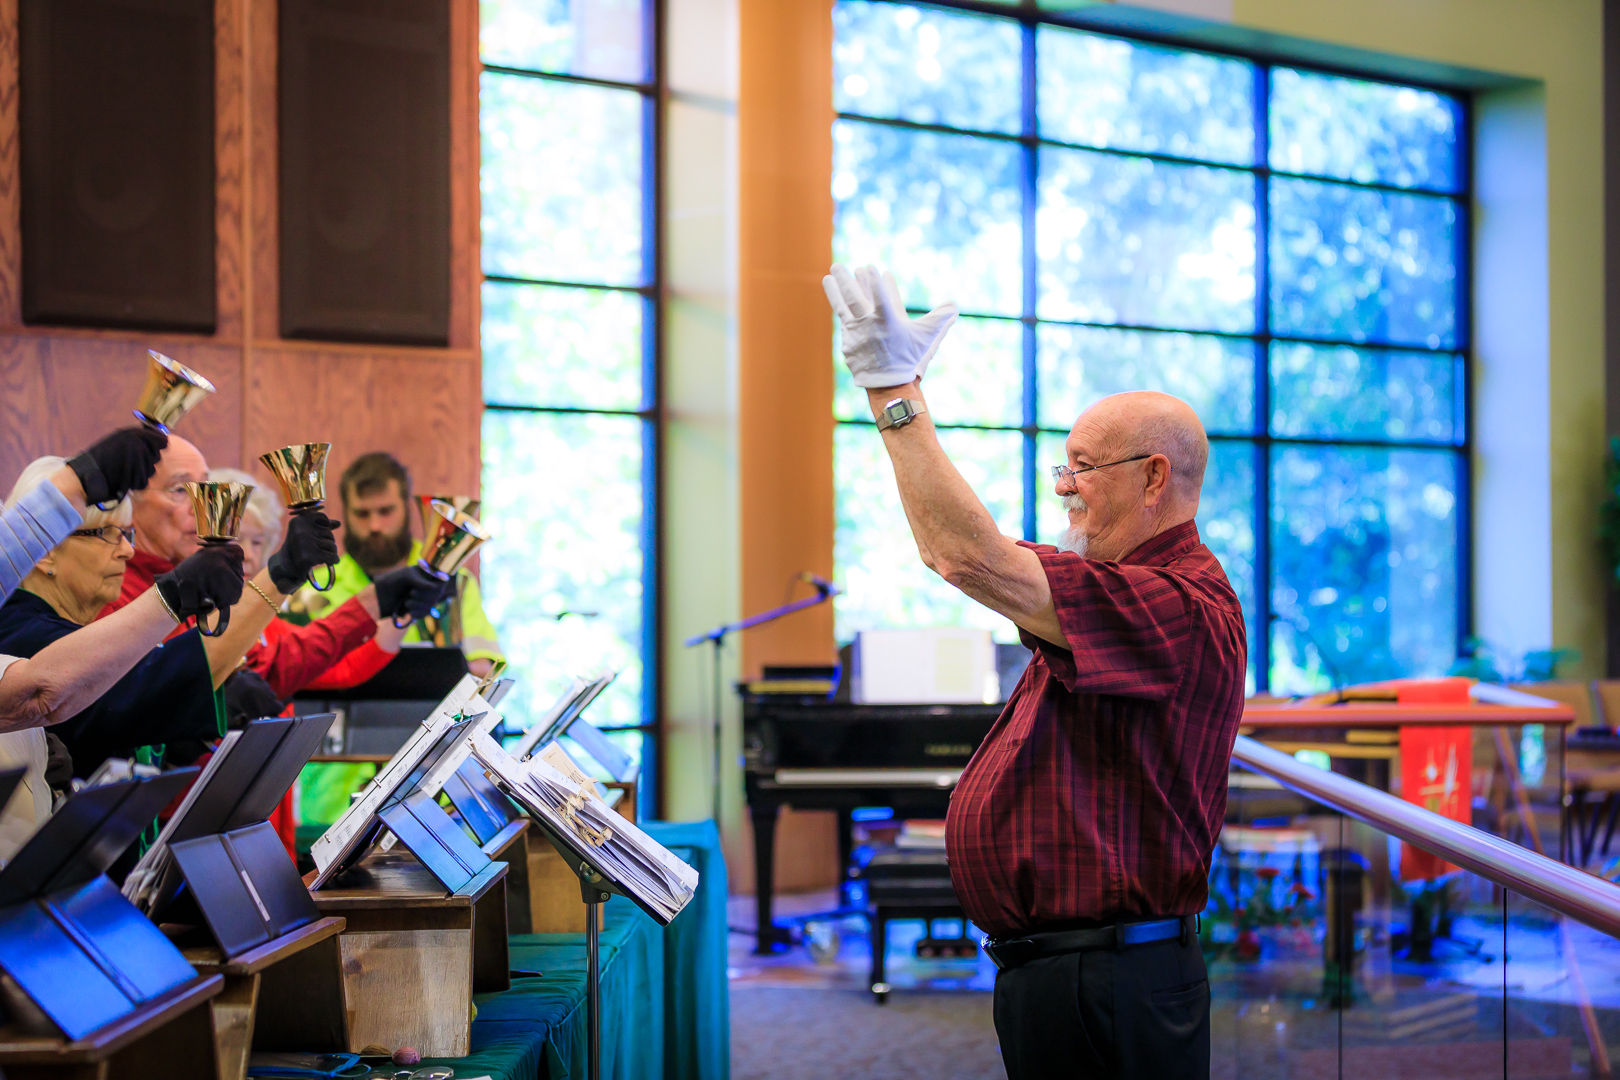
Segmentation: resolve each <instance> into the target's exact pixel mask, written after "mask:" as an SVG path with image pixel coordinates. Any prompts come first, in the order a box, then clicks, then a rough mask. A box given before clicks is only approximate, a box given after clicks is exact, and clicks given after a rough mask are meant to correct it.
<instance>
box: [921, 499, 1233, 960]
mask: <svg viewBox="0 0 1620 1080" xmlns="http://www.w3.org/2000/svg"><path fill="white" fill-rule="evenodd" d="M1024 546H1025V547H1028V548H1030V549H1032V550H1033V551H1035V553H1036V554H1038V555H1039V556H1040V558H1041V566H1042V568H1043V569H1045V571H1046V577H1047V580H1048V581H1049V582H1051V585H1052V602H1053V604H1054V605H1056V607H1057V617H1058V624H1059V625H1060V626H1062V627H1063V634H1064V636H1065V637H1066V638H1067V639H1068V640H1069V642H1070V644H1071V645H1073V646H1074V649H1073V651H1072V652H1071V651H1070V650H1068V649H1064V648H1060V647H1059V646H1056V645H1053V644H1052V643H1051V642H1048V641H1044V640H1042V639H1040V638H1036V637H1034V636H1032V635H1030V634H1024V635H1023V641H1024V644H1025V645H1027V646H1029V648H1031V649H1032V650H1034V653H1035V657H1034V660H1033V661H1032V662H1031V663H1030V665H1029V667H1028V669H1027V670H1025V672H1024V676H1023V678H1022V679H1020V680H1019V683H1018V686H1017V688H1016V689H1014V691H1013V694H1012V697H1011V698H1010V699H1009V700H1008V702H1007V707H1006V708H1005V709H1003V710H1002V712H1001V716H1000V717H999V718H998V719H997V720H996V723H995V726H994V727H992V728H991V729H990V734H989V735H987V736H986V737H985V740H984V743H983V744H982V745H981V746H980V747H979V749H978V752H977V753H975V754H974V755H973V760H972V761H970V762H968V766H967V768H966V769H965V770H964V771H963V773H962V779H961V780H960V782H958V784H957V785H956V791H955V793H954V794H953V795H952V797H951V808H950V814H949V817H948V820H947V825H946V844H947V852H948V855H949V858H950V866H951V881H952V883H953V884H955V886H956V894H957V896H958V897H959V898H960V899H961V901H962V907H963V909H964V910H965V911H966V912H967V915H968V917H969V918H970V919H972V920H973V921H974V922H975V923H976V924H977V925H978V926H979V927H980V928H981V929H983V930H985V931H987V932H988V933H990V934H993V935H1006V934H1010V933H1015V932H1022V931H1028V930H1031V929H1033V928H1036V927H1039V926H1041V925H1043V924H1048V923H1056V922H1067V921H1070V920H1075V919H1112V918H1115V917H1119V916H1126V917H1130V916H1150V915H1191V914H1193V913H1194V912H1198V911H1202V910H1203V909H1204V905H1205V903H1206V902H1207V900H1208V894H1209V861H1210V856H1211V854H1212V852H1213V851H1214V847H1215V840H1216V837H1217V836H1218V835H1219V833H1220V829H1221V823H1222V821H1223V820H1224V819H1225V816H1226V773H1227V769H1228V767H1229V765H1230V763H1231V757H1232V741H1233V739H1234V738H1235V737H1236V736H1237V729H1238V720H1239V719H1240V718H1241V717H1242V715H1243V671H1244V663H1245V656H1246V652H1245V648H1246V646H1245V633H1244V628H1243V610H1242V608H1241V607H1240V606H1239V604H1238V600H1237V596H1236V594H1235V593H1233V592H1232V586H1231V585H1230V584H1228V583H1227V580H1226V575H1225V574H1224V573H1223V572H1222V571H1221V567H1220V564H1219V563H1217V562H1216V561H1215V556H1214V555H1212V554H1210V551H1209V549H1208V548H1206V547H1205V546H1204V545H1203V544H1202V543H1200V542H1199V540H1198V528H1197V526H1195V525H1194V524H1193V523H1192V522H1190V521H1189V522H1187V523H1185V524H1182V525H1177V526H1175V527H1174V528H1171V529H1167V530H1166V531H1164V532H1162V533H1160V534H1159V535H1158V536H1155V537H1154V538H1153V539H1151V540H1149V541H1148V542H1147V543H1145V544H1143V545H1142V546H1141V547H1139V548H1137V549H1136V550H1135V551H1133V552H1131V553H1130V554H1129V555H1127V556H1126V557H1125V558H1124V559H1122V560H1120V561H1119V562H1117V563H1112V562H1098V561H1095V560H1091V559H1082V558H1080V557H1079V556H1078V555H1072V554H1068V553H1065V552H1059V551H1058V550H1057V549H1056V548H1053V547H1051V546H1048V545H1044V544H1041V545H1036V544H1025V545H1024Z"/></svg>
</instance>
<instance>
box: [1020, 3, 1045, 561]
mask: <svg viewBox="0 0 1620 1080" xmlns="http://www.w3.org/2000/svg"><path fill="white" fill-rule="evenodd" d="M1035 28H1036V24H1035V23H1034V22H1033V21H1026V22H1024V23H1023V24H1022V28H1021V44H1022V51H1023V69H1022V70H1023V83H1022V102H1023V138H1022V140H1021V141H1022V147H1021V151H1022V152H1021V165H1022V167H1021V168H1020V170H1019V183H1020V186H1021V187H1022V189H1023V190H1022V192H1021V193H1020V194H1021V197H1022V203H1021V210H1022V218H1023V220H1022V226H1023V228H1022V232H1023V248H1022V251H1021V252H1020V255H1021V260H1022V262H1023V270H1024V274H1023V278H1024V281H1023V292H1022V311H1023V318H1022V320H1021V333H1020V342H1021V345H1022V360H1023V368H1024V393H1023V447H1024V455H1023V458H1024V460H1023V466H1024V477H1023V479H1024V539H1025V540H1029V541H1034V540H1036V539H1037V538H1038V537H1037V536H1036V518H1037V517H1038V514H1037V513H1036V506H1035V500H1036V498H1037V495H1038V492H1039V487H1040V472H1039V469H1040V466H1039V464H1038V463H1037V461H1036V453H1037V442H1036V440H1037V438H1038V435H1037V430H1036V429H1037V425H1038V423H1039V415H1040V414H1039V407H1038V406H1039V402H1038V397H1037V395H1038V394H1039V392H1040V386H1039V384H1038V383H1037V381H1036V379H1037V371H1036V362H1035V361H1036V348H1037V334H1036V323H1035V318H1036V313H1035V304H1036V296H1037V292H1038V289H1037V274H1038V270H1039V266H1038V259H1039V255H1038V252H1037V250H1036V246H1035V217H1036V211H1037V208H1038V204H1037V200H1038V199H1039V188H1038V185H1039V182H1040V160H1041V159H1040V144H1039V142H1038V135H1039V130H1040V120H1039V116H1038V114H1037V111H1036V109H1037V105H1038V102H1037V91H1038V83H1037V76H1036V70H1035V64H1036V52H1035Z"/></svg>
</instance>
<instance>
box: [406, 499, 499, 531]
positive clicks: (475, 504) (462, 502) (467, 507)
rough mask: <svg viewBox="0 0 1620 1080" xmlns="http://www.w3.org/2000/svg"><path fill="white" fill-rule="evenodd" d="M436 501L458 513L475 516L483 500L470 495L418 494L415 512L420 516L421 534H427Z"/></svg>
mask: <svg viewBox="0 0 1620 1080" xmlns="http://www.w3.org/2000/svg"><path fill="white" fill-rule="evenodd" d="M436 502H442V503H444V504H445V505H447V506H449V507H451V508H452V509H454V510H457V511H459V512H460V513H463V514H470V515H471V516H473V517H477V516H478V511H479V510H480V509H481V508H482V507H483V500H482V499H475V498H473V497H472V496H471V495H418V496H417V497H416V512H417V513H418V514H419V515H421V518H422V535H423V536H426V535H427V534H428V529H429V527H430V526H431V525H432V524H433V523H432V521H431V520H430V518H431V516H432V514H433V510H432V506H433V504H434V503H436Z"/></svg>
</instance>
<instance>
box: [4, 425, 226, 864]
mask: <svg viewBox="0 0 1620 1080" xmlns="http://www.w3.org/2000/svg"><path fill="white" fill-rule="evenodd" d="M115 435H116V436H123V437H121V438H116V439H115V438H114V437H113V436H109V438H108V439H106V440H103V441H102V443H98V444H97V447H96V448H93V451H92V452H94V450H95V449H100V450H102V451H103V452H102V454H101V455H100V456H101V458H102V460H101V461H100V462H99V463H98V462H96V461H95V460H93V459H92V460H90V461H86V460H85V459H86V458H87V457H89V455H88V454H86V455H80V457H79V458H76V459H74V461H73V462H64V461H63V460H62V459H61V458H41V459H40V460H38V461H36V462H34V463H33V464H32V465H30V466H29V467H28V469H26V470H24V473H23V475H22V477H21V478H19V480H18V482H17V485H16V487H15V489H14V490H13V492H12V497H11V498H10V499H8V500H7V502H6V507H5V511H4V512H3V513H0V549H3V553H4V556H5V558H4V570H5V571H6V573H8V574H9V575H10V576H9V577H8V578H7V580H5V581H3V582H0V585H4V586H7V587H8V591H10V592H11V595H10V597H9V598H8V599H7V601H6V603H5V605H4V606H0V623H3V624H4V626H5V631H4V633H3V634H0V639H3V641H4V643H3V644H0V768H15V767H18V766H21V767H23V768H24V769H25V770H26V771H25V773H24V777H23V784H22V787H23V790H22V791H20V792H18V793H17V794H16V795H14V796H13V797H12V798H11V800H10V802H9V804H8V805H7V806H6V807H4V808H3V809H0V863H4V862H5V861H6V860H7V859H9V858H10V857H11V855H12V854H13V853H14V852H15V851H16V849H17V847H18V846H19V845H20V844H21V843H22V842H23V841H24V840H26V839H27V838H28V837H29V836H30V835H31V834H32V833H33V831H34V829H35V828H37V827H38V825H39V823H40V822H41V821H43V820H44V818H45V817H46V816H48V815H49V813H50V810H51V793H50V789H49V787H48V785H47V783H46V781H45V771H46V766H47V762H48V758H49V752H48V749H47V743H46V736H45V732H44V730H43V728H44V726H45V725H51V724H60V723H61V722H62V721H66V720H69V719H71V718H75V717H84V716H86V714H91V713H95V714H97V717H96V719H97V722H98V723H99V724H101V725H103V726H117V725H119V724H120V722H121V721H120V717H119V715H118V714H120V713H128V712H129V711H130V710H131V709H132V708H145V709H147V710H149V711H152V712H153V716H154V718H158V719H161V718H162V714H163V712H164V710H162V709H161V708H158V709H156V710H153V706H154V703H155V699H154V698H153V697H152V696H151V691H152V688H153V687H155V686H157V685H159V683H160V682H161V680H154V679H152V678H151V676H152V675H153V671H152V670H151V667H147V669H146V670H145V671H142V672H141V674H140V676H139V677H138V678H137V677H136V672H137V671H141V669H142V667H143V665H147V664H148V663H149V659H150V658H153V657H158V656H163V657H164V659H163V660H162V661H161V663H162V664H166V665H168V666H170V667H174V668H176V669H184V668H187V667H190V668H192V669H193V670H194V669H195V668H196V664H195V659H194V657H195V654H196V652H199V651H200V650H196V649H195V647H194V646H193V648H192V649H189V650H188V649H187V648H185V647H184V646H182V647H180V648H176V649H170V650H162V649H160V650H157V651H156V652H154V647H155V646H157V645H159V644H160V643H161V642H162V641H163V639H164V637H165V635H167V634H169V633H171V632H173V631H174V629H175V625H176V623H177V622H179V621H180V620H181V619H184V618H187V617H190V616H193V615H197V614H201V613H203V612H206V611H209V610H212V609H213V608H215V607H217V606H224V607H229V606H230V605H232V604H234V603H235V602H236V601H237V600H239V599H240V597H241V593H242V578H241V571H240V567H241V560H242V554H241V551H240V550H232V549H227V548H215V549H210V550H208V551H205V552H199V553H198V555H197V556H196V557H195V558H194V559H188V560H186V562H185V563H183V564H181V565H180V566H178V567H176V568H175V570H174V571H173V572H172V573H171V574H169V575H166V577H165V579H164V580H162V581H160V582H158V583H157V585H156V586H155V587H154V588H152V589H150V590H148V593H147V595H145V596H142V597H140V598H139V599H138V600H137V601H136V602H135V603H132V604H130V605H128V606H127V607H125V608H124V609H123V610H122V611H120V612H118V613H117V614H116V615H115V616H112V617H110V618H107V619H104V620H102V621H100V622H97V623H95V624H94V625H85V624H86V623H89V622H90V620H91V619H93V618H94V616H95V614H96V612H97V611H98V610H99V608H100V606H101V605H102V604H104V603H105V602H106V598H107V595H108V594H109V592H110V593H112V594H116V593H117V591H118V586H119V581H120V580H121V578H122V576H123V565H124V563H125V562H126V561H127V560H128V558H129V553H130V550H131V548H130V545H129V530H130V525H129V519H130V510H129V501H128V499H127V492H128V491H129V490H130V488H132V487H140V486H142V485H144V484H145V483H146V482H147V480H148V479H149V478H150V477H151V475H152V470H153V468H154V467H155V465H156V462H157V455H158V453H160V452H161V450H162V448H163V443H164V441H166V440H164V437H163V436H162V435H161V434H157V433H151V432H145V431H140V430H138V429H131V430H130V431H128V432H123V433H115ZM154 435H155V438H153V437H151V436H154ZM109 443H111V444H113V445H112V446H109V445H108V444H109ZM46 488H49V489H51V490H50V491H49V492H45V491H43V489H46ZM64 489H65V490H64ZM58 498H60V499H62V500H63V501H64V502H66V503H67V504H68V505H67V509H65V510H64V509H63V507H62V506H61V505H59V504H58V503H57V502H56V500H57V499H58ZM97 502H101V503H102V504H103V505H106V504H108V503H112V504H113V506H114V508H113V509H112V510H101V509H99V508H98V507H97V506H96V505H95V504H96V503H97ZM73 526H77V527H76V528H75V527H73ZM52 540H55V541H56V542H55V543H51V542H50V541H52ZM30 556H32V557H33V559H34V561H33V563H32V564H31V565H29V566H27V567H20V566H19V565H18V563H19V562H20V561H21V560H22V559H23V558H27V557H30ZM18 585H20V586H21V588H18V587H17V586H18ZM188 653H190V654H191V655H192V657H193V659H192V660H191V661H190V662H189V663H188V661H187V654H188ZM202 671H203V675H204V684H203V685H204V687H205V689H206V688H208V683H207V681H206V676H207V673H208V668H207V667H206V666H204V667H203V668H202ZM131 679H134V680H135V682H134V683H131V684H130V685H127V686H126V685H123V684H125V683H128V682H129V680H131ZM181 681H182V682H195V676H194V675H193V677H192V678H191V679H190V680H181ZM140 686H144V687H145V688H146V692H145V693H142V694H141V695H139V696H138V697H136V696H135V695H133V694H131V693H126V691H132V690H135V689H136V688H137V687H140ZM206 697H207V698H208V699H210V700H209V702H208V704H209V705H210V716H209V719H212V716H211V704H212V703H211V698H212V694H211V693H210V694H207V695H206ZM108 706H111V708H110V709H109V708H108ZM109 712H110V713H111V714H112V715H110V716H109V715H107V714H108V713H109ZM179 712H180V713H181V714H182V716H181V722H187V721H189V720H190V719H191V717H190V716H189V714H185V711H184V710H183V709H182V710H179ZM58 730H61V729H60V728H58Z"/></svg>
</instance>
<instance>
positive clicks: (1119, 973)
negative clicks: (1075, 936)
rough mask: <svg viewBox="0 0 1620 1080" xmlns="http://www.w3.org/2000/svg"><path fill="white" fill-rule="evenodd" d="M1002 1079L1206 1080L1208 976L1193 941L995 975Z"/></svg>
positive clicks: (1057, 960) (1085, 955)
mask: <svg viewBox="0 0 1620 1080" xmlns="http://www.w3.org/2000/svg"><path fill="white" fill-rule="evenodd" d="M995 1015H996V1034H997V1035H998V1036H1000V1038H1001V1056H1002V1060H1003V1062H1004V1063H1005V1064H1006V1066H1007V1076H1008V1078H1009V1080H1057V1078H1059V1077H1061V1078H1062V1080H1105V1078H1106V1080H1208V1077H1209V976H1208V972H1207V971H1206V969H1205V968H1204V954H1203V952H1202V950H1201V949H1200V948H1199V946H1198V938H1197V937H1196V936H1195V935H1191V934H1189V935H1187V941H1186V943H1185V944H1183V943H1181V942H1180V941H1178V940H1177V939H1176V938H1171V939H1169V940H1168V941H1159V942H1154V943H1152V944H1150V945H1128V946H1125V947H1124V948H1121V949H1119V950H1118V951H1113V950H1109V949H1098V950H1094V951H1091V952H1080V953H1065V954H1063V955H1061V956H1049V957H1046V958H1044V959H1041V960H1032V961H1030V962H1029V963H1027V964H1024V965H1022V966H1021V967H1016V968H1010V969H1008V970H1006V971H1001V972H997V973H996V992H995Z"/></svg>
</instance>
